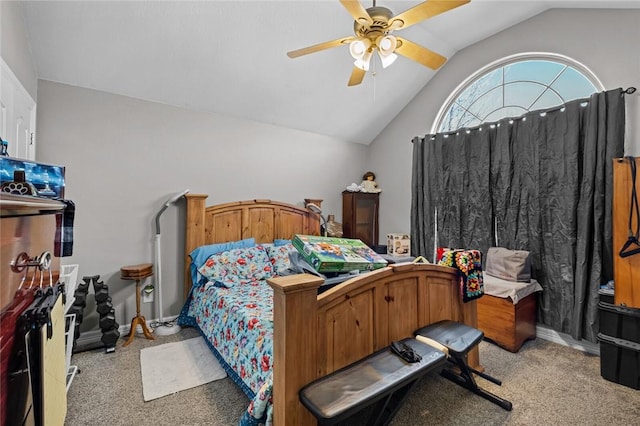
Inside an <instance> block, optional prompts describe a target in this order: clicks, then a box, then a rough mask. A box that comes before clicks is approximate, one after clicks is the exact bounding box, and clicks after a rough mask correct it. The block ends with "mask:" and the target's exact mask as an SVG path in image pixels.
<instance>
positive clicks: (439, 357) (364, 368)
mask: <svg viewBox="0 0 640 426" xmlns="http://www.w3.org/2000/svg"><path fill="white" fill-rule="evenodd" d="M402 343H405V344H407V345H409V346H410V347H411V348H412V349H413V350H414V351H415V353H417V354H418V355H419V357H421V360H420V361H418V362H413V363H409V362H407V361H405V360H404V359H402V358H401V357H400V356H398V355H396V354H395V353H393V352H392V351H391V350H390V347H387V348H384V349H381V350H379V351H378V352H375V353H373V354H371V355H369V356H368V357H366V358H363V359H361V360H359V361H356V362H355V363H353V364H351V365H348V366H346V367H344V368H341V369H339V370H336V371H334V372H333V373H330V374H328V375H327V376H324V377H322V378H320V379H317V380H315V381H313V382H311V383H309V384H308V385H306V386H305V387H303V388H302V389H301V390H300V392H299V396H300V401H301V402H302V404H303V405H304V406H305V407H306V408H307V409H308V410H309V411H310V412H311V413H312V414H313V415H314V416H315V417H316V418H317V419H318V423H319V424H321V425H333V424H336V423H338V422H341V421H343V420H346V419H348V418H349V417H351V416H352V415H353V414H355V413H357V412H359V411H360V410H362V409H364V408H366V407H370V406H373V407H371V411H370V415H369V420H368V422H367V424H368V425H387V424H389V422H390V421H391V419H392V418H393V416H395V414H396V412H397V411H398V410H399V409H400V407H401V406H402V403H403V402H404V401H405V399H406V398H407V396H408V395H409V392H410V391H411V389H412V388H413V387H414V386H415V385H416V383H418V381H419V379H421V378H422V377H423V376H424V375H425V374H427V373H428V372H429V371H432V370H433V369H436V368H438V367H442V366H443V365H444V364H446V355H445V354H444V353H443V352H442V351H440V350H438V349H436V348H434V347H432V346H429V345H427V344H424V343H420V342H418V341H417V340H415V339H404V340H402Z"/></svg>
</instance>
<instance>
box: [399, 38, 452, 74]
mask: <svg viewBox="0 0 640 426" xmlns="http://www.w3.org/2000/svg"><path fill="white" fill-rule="evenodd" d="M396 39H397V40H398V46H397V47H396V50H395V53H398V54H400V55H402V56H406V57H407V58H409V59H411V60H413V61H416V62H418V63H420V64H422V65H424V66H425V67H427V68H431V69H434V70H435V69H438V68H440V67H441V66H442V65H443V64H444V63H445V62H447V58H445V57H444V56H442V55H440V54H438V53H436V52H434V51H432V50H429V49H427V48H426V47H422V46H420V45H418V44H415V43H414V42H412V41H409V40H407V39H404V38H402V37H396Z"/></svg>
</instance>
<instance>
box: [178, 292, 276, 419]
mask: <svg viewBox="0 0 640 426" xmlns="http://www.w3.org/2000/svg"><path fill="white" fill-rule="evenodd" d="M178 324H181V325H190V326H196V327H197V328H198V329H199V330H200V332H201V333H202V334H203V335H204V336H205V339H206V340H207V343H208V344H209V346H210V347H211V348H212V349H213V353H214V355H215V356H216V357H217V358H218V360H219V361H221V364H222V366H223V367H224V368H225V370H226V371H227V373H228V374H229V377H231V378H232V379H233V380H234V381H235V382H236V383H237V384H238V385H240V387H241V388H242V390H243V392H244V393H245V394H246V395H247V396H248V397H249V398H250V400H251V403H250V405H249V407H248V409H247V412H246V413H245V414H244V416H243V418H242V419H241V421H240V424H241V425H242V426H245V425H257V424H266V425H271V424H272V418H273V400H272V395H271V391H272V387H273V377H272V360H273V344H272V343H273V290H272V289H271V287H269V285H268V284H267V282H266V281H264V280H260V281H252V282H250V283H248V284H247V283H240V284H237V285H235V286H233V288H224V287H217V286H215V285H213V284H211V283H209V284H207V285H205V286H202V287H198V288H194V289H193V290H192V292H191V295H190V297H189V298H188V300H187V302H186V304H185V307H184V308H183V309H182V312H181V314H180V316H179V317H178Z"/></svg>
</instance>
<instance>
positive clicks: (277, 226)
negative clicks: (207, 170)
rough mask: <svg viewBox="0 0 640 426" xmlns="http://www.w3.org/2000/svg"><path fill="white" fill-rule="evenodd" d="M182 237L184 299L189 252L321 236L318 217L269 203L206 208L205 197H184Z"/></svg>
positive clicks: (305, 211)
mask: <svg viewBox="0 0 640 426" xmlns="http://www.w3.org/2000/svg"><path fill="white" fill-rule="evenodd" d="M185 198H186V199H187V220H186V226H187V228H186V237H185V275H184V278H185V280H184V282H185V298H186V297H187V295H188V294H189V290H191V284H192V283H191V273H190V271H189V265H190V264H191V259H190V257H189V253H191V252H192V251H193V250H194V249H196V248H198V247H200V246H202V245H206V244H215V243H224V242H228V241H238V240H242V239H245V238H250V237H254V238H255V239H256V242H257V243H269V242H272V241H274V240H275V239H291V238H293V236H294V235H295V234H303V235H320V216H319V215H317V214H315V213H312V212H310V211H309V210H307V209H305V208H302V207H298V206H294V205H292V204H286V203H281V202H277V201H271V200H248V201H235V202H232V203H226V204H219V205H215V206H210V207H206V206H205V201H206V199H207V195H204V194H187V195H185Z"/></svg>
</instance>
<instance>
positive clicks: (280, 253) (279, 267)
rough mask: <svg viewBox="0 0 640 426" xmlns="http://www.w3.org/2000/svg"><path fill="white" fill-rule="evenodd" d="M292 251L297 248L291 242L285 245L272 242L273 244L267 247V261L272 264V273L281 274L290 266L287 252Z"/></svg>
mask: <svg viewBox="0 0 640 426" xmlns="http://www.w3.org/2000/svg"><path fill="white" fill-rule="evenodd" d="M276 241H277V240H276ZM281 241H283V240H281ZM292 251H297V250H296V248H295V247H294V246H293V244H291V243H289V244H285V245H275V242H274V245H273V246H271V247H267V254H268V255H269V261H270V262H271V265H272V266H273V272H274V274H276V275H282V274H283V273H284V272H285V271H287V270H288V269H290V268H291V261H290V260H289V253H290V252H292Z"/></svg>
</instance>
